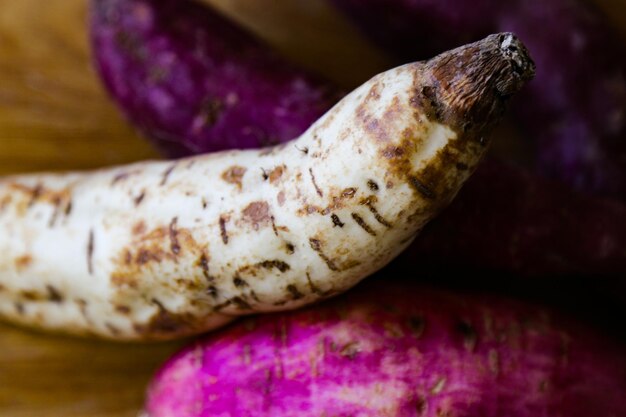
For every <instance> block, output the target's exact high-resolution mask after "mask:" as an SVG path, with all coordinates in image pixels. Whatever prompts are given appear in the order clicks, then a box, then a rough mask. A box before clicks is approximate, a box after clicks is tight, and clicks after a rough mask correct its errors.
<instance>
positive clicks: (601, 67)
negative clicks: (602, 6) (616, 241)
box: [333, 0, 626, 200]
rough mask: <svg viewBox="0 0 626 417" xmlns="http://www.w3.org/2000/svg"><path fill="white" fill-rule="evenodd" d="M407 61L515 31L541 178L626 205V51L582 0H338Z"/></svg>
mask: <svg viewBox="0 0 626 417" xmlns="http://www.w3.org/2000/svg"><path fill="white" fill-rule="evenodd" d="M333 2H334V3H335V4H336V5H337V6H338V7H339V8H340V9H341V10H343V11H344V12H346V14H347V15H348V16H349V17H351V18H352V20H354V21H355V22H357V23H358V25H359V26H360V27H361V28H362V29H363V31H364V32H365V33H366V34H367V35H368V36H370V37H371V38H372V39H374V40H375V41H377V42H378V43H379V44H381V45H382V46H384V47H385V49H386V50H387V51H389V52H391V53H395V54H396V55H397V56H399V57H401V58H402V60H406V59H408V58H409V57H410V59H412V60H414V59H419V58H420V57H422V56H429V55H431V54H433V52H436V51H437V50H438V49H439V48H443V49H445V48H446V46H447V45H449V44H455V43H457V42H467V41H471V40H472V39H478V38H480V37H482V36H483V34H485V33H489V32H492V31H511V32H514V33H516V34H517V35H518V36H520V38H521V39H524V42H526V44H527V45H528V48H529V50H530V52H531V54H532V55H533V56H534V57H535V58H536V64H537V77H536V78H535V80H534V82H533V83H530V84H529V88H528V89H526V91H525V92H524V93H523V94H522V95H521V96H520V99H519V100H517V106H516V108H514V109H513V110H514V113H515V115H516V116H517V119H518V120H519V122H520V125H521V126H522V127H523V128H524V129H526V131H527V133H528V136H529V137H530V138H533V140H534V144H535V147H536V152H535V155H536V165H537V170H538V172H541V173H542V174H544V175H546V176H548V177H551V178H555V179H559V180H561V181H563V182H565V183H567V184H569V185H570V186H571V187H573V188H575V189H577V190H579V191H582V192H585V193H594V194H598V195H603V196H608V197H613V198H616V199H622V200H623V199H626V48H624V45H622V44H621V43H620V40H619V35H617V34H616V33H614V31H612V30H611V28H610V25H609V24H608V23H607V21H606V19H605V18H604V16H602V14H601V13H600V12H598V11H596V10H595V9H594V8H593V7H592V6H591V5H590V4H589V2H586V1H582V0H550V1H543V2H538V1H531V0H516V1H509V2H499V1H497V0H480V1H478V2H468V1H464V0H446V1H433V0H391V1H388V0H365V1H362V0H333Z"/></svg>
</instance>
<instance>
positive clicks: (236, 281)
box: [233, 276, 248, 288]
mask: <svg viewBox="0 0 626 417" xmlns="http://www.w3.org/2000/svg"><path fill="white" fill-rule="evenodd" d="M233 285H234V286H235V287H237V288H243V287H248V283H247V282H246V281H245V280H243V279H241V277H239V276H236V277H235V278H233Z"/></svg>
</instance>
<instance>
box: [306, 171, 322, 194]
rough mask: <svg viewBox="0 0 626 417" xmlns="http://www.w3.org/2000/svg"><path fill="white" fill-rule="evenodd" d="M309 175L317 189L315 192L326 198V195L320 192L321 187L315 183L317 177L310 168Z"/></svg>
mask: <svg viewBox="0 0 626 417" xmlns="http://www.w3.org/2000/svg"><path fill="white" fill-rule="evenodd" d="M309 174H310V175H311V182H312V183H313V187H315V192H316V193H317V195H319V196H320V197H324V193H323V192H322V190H320V187H318V186H317V182H315V175H314V174H313V168H309Z"/></svg>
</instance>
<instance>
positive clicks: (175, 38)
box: [90, 0, 343, 157]
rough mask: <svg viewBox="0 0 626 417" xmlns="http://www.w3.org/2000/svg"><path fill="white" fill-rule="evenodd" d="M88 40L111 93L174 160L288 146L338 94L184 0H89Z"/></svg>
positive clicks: (200, 7)
mask: <svg viewBox="0 0 626 417" xmlns="http://www.w3.org/2000/svg"><path fill="white" fill-rule="evenodd" d="M90 33H91V44H92V50H93V54H94V61H95V64H96V68H97V70H98V72H99V74H100V75H101V77H102V79H103V81H104V84H105V85H106V87H107V89H108V91H109V93H110V95H111V96H112V97H113V99H114V100H115V101H116V102H117V104H118V105H119V107H120V108H121V109H122V110H123V112H124V113H125V114H126V116H127V118H128V119H129V120H130V121H131V122H133V123H134V124H135V125H136V126H137V127H138V128H139V129H140V130H141V131H143V132H144V133H145V135H146V136H147V137H148V138H150V139H152V140H153V141H154V142H155V143H156V145H157V146H158V147H159V148H160V149H161V150H162V151H163V152H165V153H166V154H167V155H169V156H172V157H179V156H185V155H192V154H197V153H203V152H210V151H219V150H224V149H233V148H235V149H245V148H259V147H261V146H265V145H271V144H277V143H281V142H286V141H288V140H291V139H293V138H295V137H297V136H298V135H300V134H301V133H302V132H304V131H305V130H306V129H307V128H308V127H309V126H310V125H311V124H312V123H313V122H314V121H315V120H317V118H319V117H320V116H321V115H322V114H323V113H324V112H325V111H327V110H328V109H329V108H330V107H331V106H332V105H333V104H335V103H336V101H337V100H338V99H339V98H340V97H341V96H342V95H343V94H342V93H341V92H339V90H338V89H333V88H332V87H329V84H328V83H326V82H324V81H323V80H321V79H320V78H318V77H315V76H312V75H311V74H309V73H307V72H305V71H303V70H300V69H299V68H297V67H295V66H294V65H292V64H290V63H288V62H286V61H285V60H283V59H282V58H281V57H279V56H277V55H276V54H275V53H273V52H272V51H271V49H270V48H268V47H267V46H266V45H264V44H262V43H261V42H259V41H258V40H256V39H255V38H254V37H253V36H252V35H250V34H249V33H248V32H246V31H244V30H243V29H241V28H239V27H237V26H236V25H235V24H233V23H231V22H229V21H228V20H227V19H225V18H223V17H222V16H220V15H219V14H218V13H217V12H214V11H213V10H211V9H210V8H207V7H205V6H202V5H199V4H196V3H195V2H193V1H191V0H91V7H90Z"/></svg>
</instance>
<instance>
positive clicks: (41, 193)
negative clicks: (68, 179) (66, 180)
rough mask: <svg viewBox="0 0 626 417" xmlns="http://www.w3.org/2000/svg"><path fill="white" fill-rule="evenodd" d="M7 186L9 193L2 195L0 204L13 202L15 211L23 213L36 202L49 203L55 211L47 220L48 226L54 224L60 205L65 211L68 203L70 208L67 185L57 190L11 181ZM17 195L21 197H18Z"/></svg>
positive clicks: (40, 185) (69, 190)
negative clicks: (48, 220)
mask: <svg viewBox="0 0 626 417" xmlns="http://www.w3.org/2000/svg"><path fill="white" fill-rule="evenodd" d="M7 188H8V192H9V193H10V194H7V195H10V196H9V197H4V199H3V201H2V204H3V205H6V206H8V205H9V204H13V205H14V206H15V208H16V210H17V212H18V213H20V214H23V213H25V212H26V210H28V209H30V208H32V207H33V206H35V205H36V204H50V205H52V206H54V208H55V211H54V213H53V214H52V218H51V220H50V222H49V225H50V226H52V225H53V224H54V221H55V220H56V217H57V216H58V214H59V211H60V210H61V207H62V206H63V207H65V211H67V207H68V205H70V210H71V201H72V190H71V187H69V186H68V187H64V188H61V189H59V190H52V189H49V188H46V187H44V186H43V185H42V184H37V185H35V186H34V187H30V186H27V185H24V184H20V183H17V182H12V183H9V184H8V186H7ZM19 196H21V197H22V198H19ZM6 206H5V207H3V209H4V208H6ZM57 210H58V211H57Z"/></svg>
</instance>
